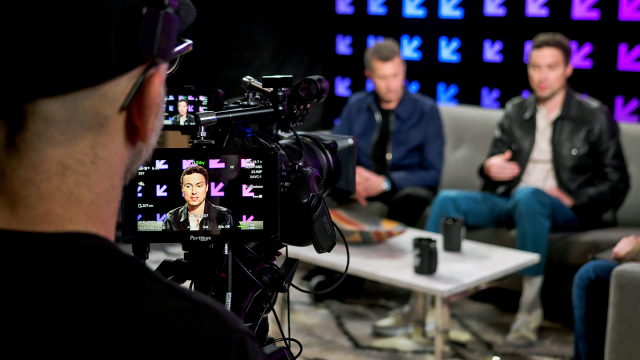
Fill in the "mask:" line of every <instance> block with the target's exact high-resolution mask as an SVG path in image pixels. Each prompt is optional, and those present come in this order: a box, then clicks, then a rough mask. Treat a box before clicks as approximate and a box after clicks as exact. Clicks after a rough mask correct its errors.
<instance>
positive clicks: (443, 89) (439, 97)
mask: <svg viewBox="0 0 640 360" xmlns="http://www.w3.org/2000/svg"><path fill="white" fill-rule="evenodd" d="M458 91H459V88H458V85H456V84H451V85H450V86H447V84H445V83H443V82H439V83H438V87H437V92H436V102H437V103H438V105H441V106H458V99H456V98H454V96H456V95H458Z"/></svg>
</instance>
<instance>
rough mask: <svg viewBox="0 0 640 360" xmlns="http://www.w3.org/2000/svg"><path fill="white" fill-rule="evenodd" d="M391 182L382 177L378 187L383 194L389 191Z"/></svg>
mask: <svg viewBox="0 0 640 360" xmlns="http://www.w3.org/2000/svg"><path fill="white" fill-rule="evenodd" d="M391 186H392V184H391V180H389V178H388V177H386V176H385V175H382V182H381V183H380V187H381V188H382V191H383V192H387V191H389V190H391Z"/></svg>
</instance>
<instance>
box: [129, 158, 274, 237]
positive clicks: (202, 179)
mask: <svg viewBox="0 0 640 360" xmlns="http://www.w3.org/2000/svg"><path fill="white" fill-rule="evenodd" d="M279 199H280V198H279V154H278V150H277V149H276V148H273V147H265V148H211V149H156V151H155V152H154V154H153V156H152V158H151V162H150V163H148V164H147V165H143V166H141V167H140V168H139V169H138V174H137V176H136V177H135V178H134V179H133V180H132V181H131V182H130V183H129V184H128V185H127V186H126V187H125V190H124V196H123V206H122V209H123V214H122V225H123V226H122V232H123V236H122V238H123V241H124V242H127V243H133V242H136V241H140V242H149V243H157V242H186V241H209V240H216V239H229V240H233V241H236V240H238V241H265V240H277V239H278V238H279V236H280V218H279V216H280V214H279V211H278V209H279V205H280V204H279V201H280V200H279Z"/></svg>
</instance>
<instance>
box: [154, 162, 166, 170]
mask: <svg viewBox="0 0 640 360" xmlns="http://www.w3.org/2000/svg"><path fill="white" fill-rule="evenodd" d="M165 161H167V160H156V169H158V170H162V169H168V168H169V165H166V164H165Z"/></svg>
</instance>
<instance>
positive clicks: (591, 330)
mask: <svg viewBox="0 0 640 360" xmlns="http://www.w3.org/2000/svg"><path fill="white" fill-rule="evenodd" d="M617 265H618V263H616V262H613V261H609V260H595V261H591V262H589V263H587V264H585V265H584V266H582V267H581V268H580V270H578V272H577V273H576V276H575V277H574V278H573V294H572V295H573V322H574V344H575V360H590V359H602V358H603V357H604V344H605V335H606V330H607V311H608V307H609V284H610V281H611V273H612V272H613V269H614V268H615V267H616V266H617Z"/></svg>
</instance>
